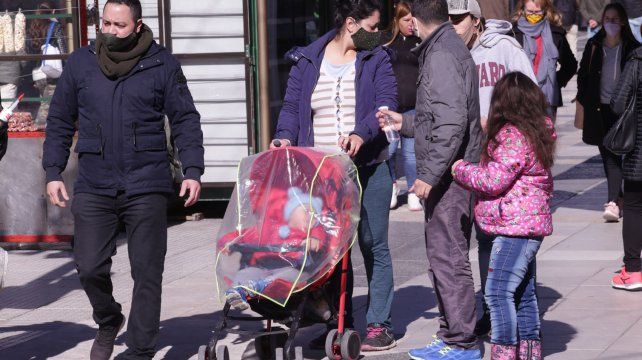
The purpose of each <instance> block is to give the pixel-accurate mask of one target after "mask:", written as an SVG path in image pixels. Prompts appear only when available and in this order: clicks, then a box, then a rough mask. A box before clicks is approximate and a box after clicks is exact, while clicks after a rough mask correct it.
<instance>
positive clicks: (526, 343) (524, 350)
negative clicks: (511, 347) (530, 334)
mask: <svg viewBox="0 0 642 360" xmlns="http://www.w3.org/2000/svg"><path fill="white" fill-rule="evenodd" d="M518 359H519V360H542V342H541V341H538V340H522V341H520V342H519V357H518Z"/></svg>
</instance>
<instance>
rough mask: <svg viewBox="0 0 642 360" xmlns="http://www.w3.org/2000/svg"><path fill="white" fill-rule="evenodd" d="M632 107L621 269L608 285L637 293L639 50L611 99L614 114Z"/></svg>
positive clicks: (641, 154) (641, 196) (641, 244)
mask: <svg viewBox="0 0 642 360" xmlns="http://www.w3.org/2000/svg"><path fill="white" fill-rule="evenodd" d="M632 101H633V103H632ZM631 105H632V106H633V109H634V113H633V120H634V121H636V122H637V135H636V141H635V147H634V148H633V151H631V152H630V153H628V154H626V155H625V156H624V161H623V164H622V165H623V166H622V177H623V178H624V200H623V215H624V216H623V218H622V238H623V241H624V267H623V268H622V270H621V271H620V273H619V274H617V275H615V276H614V277H613V279H612V280H611V285H612V286H613V287H614V288H616V289H621V290H629V291H636V290H637V291H639V290H642V260H641V259H640V253H642V236H641V235H640V234H642V47H638V48H637V49H636V50H634V51H633V52H632V54H631V56H630V57H629V60H628V62H627V63H626V65H625V66H624V69H623V70H622V75H621V76H620V79H619V80H618V83H617V85H616V86H615V91H614V92H613V96H612V97H611V108H612V109H613V112H614V113H615V114H617V115H620V114H622V113H624V111H625V109H626V108H627V107H628V106H631Z"/></svg>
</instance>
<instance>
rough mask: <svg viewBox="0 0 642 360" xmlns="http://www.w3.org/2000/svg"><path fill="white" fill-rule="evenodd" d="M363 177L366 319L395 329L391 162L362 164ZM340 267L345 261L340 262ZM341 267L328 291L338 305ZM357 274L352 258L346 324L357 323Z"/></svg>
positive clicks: (361, 242)
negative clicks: (390, 236) (354, 312)
mask: <svg viewBox="0 0 642 360" xmlns="http://www.w3.org/2000/svg"><path fill="white" fill-rule="evenodd" d="M359 180H360V181H361V185H362V187H363V197H362V199H361V221H360V222H359V249H360V250H361V254H362V255H363V261H364V267H365V268H366V277H367V279H368V301H367V304H366V321H367V323H368V324H381V325H383V326H385V327H387V328H389V329H390V330H391V331H392V321H391V312H392V299H393V295H394V280H393V274H392V257H391V256H390V248H389V247H388V224H389V216H390V197H392V179H391V178H390V170H389V169H388V163H387V162H385V161H384V162H382V163H380V164H376V165H372V166H363V167H360V168H359ZM337 266H338V267H339V268H340V266H341V263H339V264H338V265H337ZM340 284H341V271H335V272H334V273H333V274H332V277H331V278H330V279H329V284H328V288H329V289H332V290H334V289H336V291H332V290H330V293H329V294H328V295H329V297H330V300H331V301H332V302H333V303H334V304H335V306H336V307H337V309H338V306H339V288H340V287H339V286H340ZM353 285H354V275H353V271H352V261H350V264H349V267H348V283H347V289H346V317H345V323H346V327H348V328H351V327H354V319H353V317H352V291H353ZM336 325H337V324H336V323H334V322H331V323H329V324H328V329H331V328H335V327H336Z"/></svg>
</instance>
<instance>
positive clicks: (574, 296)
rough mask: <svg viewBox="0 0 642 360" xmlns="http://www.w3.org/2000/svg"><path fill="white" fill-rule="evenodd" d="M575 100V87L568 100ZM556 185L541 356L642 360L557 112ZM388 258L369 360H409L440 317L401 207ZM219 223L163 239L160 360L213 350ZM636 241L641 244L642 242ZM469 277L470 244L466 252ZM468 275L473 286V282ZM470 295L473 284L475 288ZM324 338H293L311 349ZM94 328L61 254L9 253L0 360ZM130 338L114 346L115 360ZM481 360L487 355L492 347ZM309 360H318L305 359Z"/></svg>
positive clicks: (121, 260) (74, 345) (627, 297)
mask: <svg viewBox="0 0 642 360" xmlns="http://www.w3.org/2000/svg"><path fill="white" fill-rule="evenodd" d="M574 93H575V89H574V86H573V85H572V84H571V85H570V86H569V88H568V89H566V90H565V92H564V97H565V99H566V100H567V104H569V101H568V100H569V99H571V98H572V97H573V95H574ZM560 110H561V111H560V115H559V118H558V121H557V130H558V133H559V141H558V157H557V163H556V166H555V168H554V173H555V187H556V192H555V201H554V205H555V213H554V221H555V223H554V225H555V232H554V234H553V235H552V236H550V237H548V238H546V240H545V241H544V243H543V246H542V248H541V250H540V253H539V255H538V261H539V263H538V282H539V295H540V307H541V313H542V320H543V323H542V327H543V329H542V331H543V334H544V354H545V355H546V358H547V359H551V360H552V359H568V360H572V359H578V360H579V359H581V360H586V359H613V360H615V359H621V360H631V359H642V348H641V347H640V344H642V293H628V292H622V291H616V290H613V289H611V287H610V285H609V282H610V278H611V276H612V275H613V274H614V272H615V271H617V270H618V269H619V268H620V266H621V260H620V259H621V256H622V240H621V224H619V223H615V224H606V223H604V222H603V220H602V219H601V210H602V204H603V203H604V200H605V196H606V184H605V179H604V177H603V170H602V164H601V161H600V158H599V156H598V152H597V149H596V148H594V147H589V146H585V145H583V144H582V143H581V140H580V135H579V132H578V131H576V130H575V129H574V128H573V126H572V123H573V106H572V105H570V106H567V107H565V108H562V109H560ZM390 221H391V227H390V247H391V251H392V255H393V261H394V272H395V285H396V286H395V301H394V308H393V311H394V313H393V323H394V327H395V334H396V336H397V337H398V343H399V346H398V347H397V348H395V349H392V350H390V351H388V352H386V353H381V354H373V355H370V354H367V355H366V357H365V358H366V359H407V358H408V357H407V356H406V352H407V350H408V349H411V348H414V347H421V346H424V345H425V344H426V342H427V341H428V339H429V337H430V336H431V335H432V334H433V333H435V331H436V329H437V327H438V325H437V320H436V317H437V308H436V306H435V299H434V296H433V291H432V289H431V286H430V284H429V281H428V277H427V275H426V267H427V263H426V257H425V253H424V245H423V234H422V231H423V230H422V229H423V227H422V226H421V222H422V215H421V214H419V213H413V212H410V211H408V210H407V208H406V206H405V205H403V206H401V207H400V208H399V209H397V210H395V211H393V212H392V213H391V219H390ZM219 225H220V219H208V220H204V221H201V222H189V223H182V224H177V225H174V226H172V227H171V228H170V229H169V239H170V240H169V249H168V253H167V261H166V270H165V277H164V286H163V311H162V322H161V326H162V328H161V333H160V337H159V340H158V348H159V352H158V354H157V356H156V358H157V359H189V358H193V359H195V358H196V352H197V349H198V346H199V345H201V344H205V343H206V342H207V340H208V339H209V336H210V332H211V330H212V329H213V327H214V322H215V321H216V320H217V318H218V316H219V315H220V310H221V308H222V305H221V303H220V302H219V301H218V300H217V298H216V293H215V292H216V291H215V285H214V278H213V274H214V238H215V234H216V232H217V230H218V227H219ZM641 236H642V234H641ZM470 255H471V260H472V262H473V268H475V269H476V267H477V260H476V259H477V256H476V249H475V244H473V249H472V250H471V253H470ZM127 259H128V258H127V246H126V244H125V243H124V242H123V241H121V242H120V245H119V247H118V254H117V255H116V256H115V258H114V265H113V269H112V271H113V279H114V287H115V289H114V293H115V297H116V299H117V300H118V301H120V302H121V303H122V304H123V307H124V311H126V312H128V311H129V306H130V294H131V290H132V280H131V277H130V275H129V264H128V260H127ZM354 262H355V269H356V270H355V272H356V289H355V304H356V309H357V311H356V319H357V328H358V329H359V330H361V331H363V330H364V328H365V324H364V316H365V315H364V303H365V299H366V295H367V287H366V282H365V271H364V269H363V261H362V260H361V258H360V255H359V253H358V251H355V254H354ZM477 273H478V272H477V271H476V270H475V278H476V281H477V279H478V275H477ZM477 283H478V281H477ZM320 331H322V328H321V327H319V326H315V327H311V328H306V329H304V330H302V331H301V333H300V335H301V336H300V337H299V338H298V341H297V342H298V344H301V345H304V346H305V344H307V343H308V342H309V341H310V339H312V338H313V337H314V336H316V335H317V334H318V333H319V332H320ZM94 334H95V325H94V323H93V321H92V318H91V308H90V306H89V303H88V301H87V299H86V297H85V295H84V293H83V292H82V290H81V289H80V285H79V282H78V278H77V275H76V273H75V269H74V266H73V263H72V261H71V256H70V253H69V252H66V251H46V252H45V251H12V252H11V253H10V256H9V275H8V278H7V281H6V284H5V289H4V290H2V291H1V292H0V359H11V360H14V359H63V360H72V359H87V358H88V354H89V349H90V346H91V342H92V340H93V337H94ZM126 336H127V333H126V332H124V333H122V334H121V335H120V336H119V338H118V340H117V348H116V351H115V354H116V355H117V357H116V358H120V356H121V354H122V352H123V351H124V350H125V346H124V342H125V338H126ZM224 343H226V344H229V345H230V351H231V355H232V356H231V358H232V359H235V360H236V359H253V358H255V356H254V353H253V345H252V339H249V338H243V337H235V336H231V335H230V336H227V337H226V338H225V340H224ZM483 344H484V346H485V358H486V359H487V358H489V355H488V343H487V342H484V343H483ZM304 353H305V357H306V358H307V359H322V358H323V357H324V355H323V353H322V352H315V351H312V350H309V349H307V348H305V349H304Z"/></svg>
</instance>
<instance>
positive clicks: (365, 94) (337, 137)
mask: <svg viewBox="0 0 642 360" xmlns="http://www.w3.org/2000/svg"><path fill="white" fill-rule="evenodd" d="M379 18H380V4H379V2H378V1H377V0H338V1H337V10H336V15H335V19H336V29H334V30H332V31H330V32H329V33H327V34H325V35H324V36H322V37H321V38H319V39H318V40H316V41H314V42H313V43H312V44H310V45H308V46H305V47H300V48H294V49H293V50H291V51H290V52H289V53H288V55H287V56H288V57H289V58H290V59H291V60H292V61H293V62H294V65H293V66H292V70H291V71H290V77H289V79H288V86H287V91H286V94H285V98H284V101H283V108H282V109H281V113H280V114H279V120H278V124H277V129H276V134H275V137H274V138H275V140H274V141H273V142H272V145H271V146H272V147H274V146H277V145H281V146H314V147H317V148H322V149H327V150H330V151H337V152H339V151H342V152H345V153H346V154H347V155H349V156H350V157H352V159H353V160H354V162H355V164H356V165H357V167H358V171H359V179H360V181H361V184H362V186H363V198H362V205H361V206H362V209H361V223H360V224H359V247H360V249H361V253H362V254H363V258H364V266H365V268H366V275H367V279H368V290H369V291H368V303H367V307H366V320H367V324H368V329H367V336H366V338H365V339H364V340H363V343H362V350H364V351H375V350H385V349H390V348H392V347H394V346H395V345H396V344H395V340H394V337H393V334H392V323H391V315H390V313H391V307H392V297H393V293H394V286H393V277H392V259H391V257H390V250H389V248H388V221H389V214H390V198H391V196H392V191H391V190H392V178H391V177H390V170H389V168H388V163H387V161H386V160H388V141H387V139H386V136H385V134H384V133H383V132H382V131H381V130H380V129H379V122H378V120H377V118H376V116H375V115H376V113H377V109H378V108H379V107H381V106H388V107H389V108H390V109H396V108H397V86H396V81H395V75H394V73H393V71H392V66H391V65H390V58H389V56H388V53H387V52H386V51H385V50H384V49H383V48H382V47H381V46H379V43H380V33H379V32H378V24H379ZM276 140H278V142H277V141H276ZM349 277H350V281H349V284H348V289H349V292H348V299H350V298H351V296H352V279H351V278H352V274H351V273H350V275H349ZM347 305H348V306H347V312H348V313H347V316H346V321H347V326H348V327H351V326H352V324H353V323H352V316H351V315H352V314H351V311H352V309H351V308H352V306H351V301H348V304H347ZM319 339H322V341H321V344H323V341H324V340H325V337H322V338H319ZM315 343H317V345H318V343H319V342H315ZM312 345H315V344H311V346H312Z"/></svg>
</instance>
